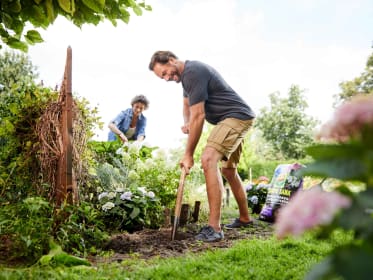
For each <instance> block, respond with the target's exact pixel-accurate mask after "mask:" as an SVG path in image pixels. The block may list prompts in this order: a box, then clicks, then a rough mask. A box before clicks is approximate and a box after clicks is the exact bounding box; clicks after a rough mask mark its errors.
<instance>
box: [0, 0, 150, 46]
mask: <svg viewBox="0 0 373 280" xmlns="http://www.w3.org/2000/svg"><path fill="white" fill-rule="evenodd" d="M137 2H138V1H137V0H2V1H1V4H0V38H1V41H2V42H3V43H4V44H5V45H8V46H9V47H11V48H14V49H19V50H22V51H27V49H28V45H33V44H35V43H40V42H43V38H42V37H41V36H40V33H39V32H38V31H37V30H35V29H29V26H32V27H34V28H43V29H46V28H47V27H48V26H49V25H51V24H52V23H53V22H54V21H55V19H56V18H57V17H58V16H63V17H65V18H67V19H68V20H69V21H71V22H72V23H73V24H75V25H76V26H78V27H81V26H82V25H83V24H86V23H87V24H94V25H97V24H99V23H100V22H102V21H103V20H105V19H106V20H109V21H110V22H111V23H112V24H113V25H114V26H116V25H117V21H118V20H119V21H122V22H125V23H128V22H129V19H130V11H131V10H132V11H133V12H134V13H135V14H136V15H138V16H140V15H142V12H143V10H148V11H150V10H151V7H150V6H149V5H146V4H145V2H143V1H141V2H140V3H137ZM32 27H31V28H32ZM1 47H2V44H0V48H1Z"/></svg>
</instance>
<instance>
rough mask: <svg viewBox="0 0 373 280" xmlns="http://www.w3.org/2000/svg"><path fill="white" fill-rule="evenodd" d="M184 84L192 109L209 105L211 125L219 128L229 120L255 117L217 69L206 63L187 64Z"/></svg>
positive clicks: (188, 62)
mask: <svg viewBox="0 0 373 280" xmlns="http://www.w3.org/2000/svg"><path fill="white" fill-rule="evenodd" d="M181 83H182V85H183V90H184V93H183V94H184V97H187V98H188V100H189V105H190V106H192V105H194V104H197V103H200V102H202V101H204V102H205V115H206V120H207V121H208V122H209V123H211V124H214V125H215V124H217V123H218V122H220V121H222V120H224V119H226V118H237V119H240V120H249V119H253V118H255V113H254V112H253V110H252V109H251V108H250V107H249V105H247V103H246V102H245V101H244V100H243V99H242V98H241V97H240V96H239V95H238V94H237V93H236V92H235V91H234V90H233V89H232V88H231V87H230V86H229V85H228V84H227V82H226V81H224V79H223V77H222V76H221V75H220V74H219V73H218V72H217V71H216V70H215V69H214V68H212V67H211V66H209V65H207V64H205V63H202V62H199V61H189V60H187V61H185V65H184V71H183V73H182V75H181Z"/></svg>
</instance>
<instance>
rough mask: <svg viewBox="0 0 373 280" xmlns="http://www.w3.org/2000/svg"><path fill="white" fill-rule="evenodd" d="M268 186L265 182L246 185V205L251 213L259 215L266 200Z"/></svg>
mask: <svg viewBox="0 0 373 280" xmlns="http://www.w3.org/2000/svg"><path fill="white" fill-rule="evenodd" d="M268 186H269V185H267V184H266V183H265V182H260V183H258V184H248V185H246V187H245V189H246V195H247V203H248V206H249V208H250V209H251V212H252V213H254V214H259V213H260V211H261V209H262V207H263V205H264V203H265V201H266V198H267V193H268Z"/></svg>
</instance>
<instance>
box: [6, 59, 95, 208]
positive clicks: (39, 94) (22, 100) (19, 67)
mask: <svg viewBox="0 0 373 280" xmlns="http://www.w3.org/2000/svg"><path fill="white" fill-rule="evenodd" d="M0 66H1V71H0V84H1V85H2V88H1V89H0V124H1V125H0V203H1V202H2V201H19V199H23V198H24V197H26V196H30V195H40V196H43V197H47V196H48V195H49V194H50V190H49V189H48V187H47V186H46V184H45V183H46V180H45V179H46V178H45V172H44V173H43V172H42V168H41V167H42V164H41V163H42V161H41V160H40V159H41V155H42V153H41V147H42V146H41V143H40V133H38V132H39V131H38V129H37V128H38V127H40V124H41V123H42V121H43V118H42V117H43V116H44V115H45V112H46V111H47V109H48V108H50V105H51V104H54V103H56V102H58V94H57V92H55V91H52V90H51V89H49V88H44V87H42V86H40V85H36V84H35V81H34V79H35V77H36V76H37V73H36V68H34V66H33V65H32V63H31V62H30V61H29V60H28V58H27V56H26V55H25V54H22V53H21V54H14V53H5V54H4V55H3V54H1V53H0ZM74 101H75V102H76V106H77V107H78V109H79V110H76V111H74V114H75V115H76V117H75V118H74V143H75V150H76V151H78V152H81V151H84V150H85V146H84V147H81V146H83V145H81V146H78V145H77V144H76V143H81V141H77V140H78V139H80V138H81V139H83V140H84V139H86V138H89V137H91V136H92V132H91V130H92V129H93V127H94V126H95V125H100V124H99V118H98V117H97V116H96V114H97V110H96V109H93V110H91V109H88V101H86V100H85V99H78V98H76V97H75V98H74ZM56 114H58V115H59V113H58V112H57V113H56ZM46 125H49V124H46ZM50 127H51V128H50V129H49V130H50V131H52V130H53V129H54V128H55V127H56V126H53V125H51V126H50ZM48 133H49V131H48V130H47V132H46V133H44V134H43V137H44V138H45V139H49V138H47V136H48ZM51 133H52V132H51ZM79 137H80V138H79ZM49 144H50V145H51V143H49ZM75 150H74V151H75ZM81 153H82V154H83V152H81ZM79 168H80V169H83V158H82V157H81V158H80V161H79ZM44 171H45V169H44ZM81 173H82V172H77V170H75V174H76V176H77V174H81ZM77 177H78V176H77ZM79 180H80V181H81V178H80V179H79V178H78V181H79Z"/></svg>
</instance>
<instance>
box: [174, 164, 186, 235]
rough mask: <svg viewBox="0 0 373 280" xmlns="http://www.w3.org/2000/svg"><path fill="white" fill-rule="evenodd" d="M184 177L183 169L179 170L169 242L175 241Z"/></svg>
mask: <svg viewBox="0 0 373 280" xmlns="http://www.w3.org/2000/svg"><path fill="white" fill-rule="evenodd" d="M185 177H186V171H185V169H184V168H182V169H181V175H180V181H179V187H178V189H177V196H176V205H175V217H174V225H173V227H172V233H171V240H174V239H175V235H176V230H177V226H178V225H179V220H180V212H181V204H182V201H183V192H184V182H185Z"/></svg>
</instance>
